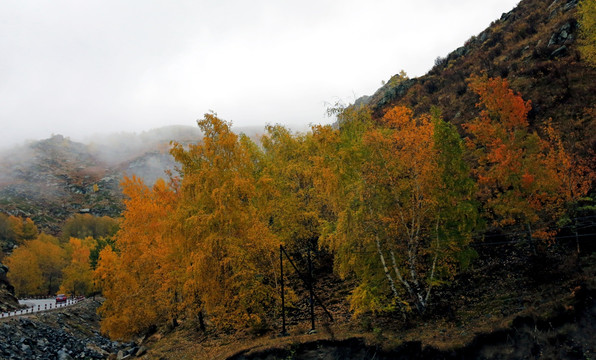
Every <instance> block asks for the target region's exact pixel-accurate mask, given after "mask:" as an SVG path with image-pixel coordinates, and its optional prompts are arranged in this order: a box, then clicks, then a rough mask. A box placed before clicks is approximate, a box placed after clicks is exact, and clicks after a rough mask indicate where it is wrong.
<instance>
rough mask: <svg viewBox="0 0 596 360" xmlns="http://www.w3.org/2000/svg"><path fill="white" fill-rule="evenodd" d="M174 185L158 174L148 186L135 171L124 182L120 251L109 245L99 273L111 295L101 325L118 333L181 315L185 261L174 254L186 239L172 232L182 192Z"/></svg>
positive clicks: (136, 330)
mask: <svg viewBox="0 0 596 360" xmlns="http://www.w3.org/2000/svg"><path fill="white" fill-rule="evenodd" d="M170 185H171V184H170ZM170 185H169V184H166V182H165V181H164V180H163V179H158V180H157V181H156V182H155V185H154V186H153V188H149V187H148V186H146V185H145V184H144V182H143V181H142V180H141V179H139V178H137V177H135V176H133V177H132V178H128V177H125V178H124V180H123V182H122V187H123V192H124V194H125V195H126V197H127V198H126V200H125V201H124V202H125V206H126V209H125V211H124V214H123V220H122V223H121V227H120V230H119V232H118V233H117V235H116V240H115V243H114V246H115V247H116V248H117V251H118V252H119V254H120V255H118V254H117V253H116V252H114V251H113V249H112V246H110V245H108V246H106V247H105V248H104V249H103V250H102V251H101V252H100V254H99V261H98V263H97V268H96V270H95V273H94V277H95V280H96V282H97V283H98V285H99V287H100V288H101V289H102V292H103V294H104V296H105V297H106V301H105V302H104V303H103V304H102V306H101V307H100V309H99V312H100V313H101V314H102V324H101V328H102V331H103V332H104V333H107V334H109V335H110V336H111V337H113V338H120V339H125V338H129V337H130V336H131V335H133V334H137V333H141V332H143V331H146V330H147V329H149V328H150V327H151V326H154V325H163V324H165V323H167V322H168V321H171V320H173V319H175V318H176V316H177V313H178V308H177V305H178V304H177V302H176V301H177V297H178V294H181V291H182V290H181V282H182V279H181V277H180V276H179V275H180V271H182V270H183V269H184V262H183V259H181V258H180V257H175V255H174V254H175V253H176V250H177V249H178V246H179V244H180V243H181V242H180V241H179V239H178V240H177V239H175V238H173V237H172V236H173V234H175V233H176V230H175V227H176V226H175V224H172V223H171V222H170V220H169V219H170V216H171V214H172V213H173V212H174V209H175V208H174V206H175V205H176V204H177V202H176V198H177V195H176V192H175V189H174V188H172V186H170ZM147 304H151V305H150V306H148V305H147Z"/></svg>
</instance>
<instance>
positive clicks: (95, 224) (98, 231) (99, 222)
mask: <svg viewBox="0 0 596 360" xmlns="http://www.w3.org/2000/svg"><path fill="white" fill-rule="evenodd" d="M117 231H118V220H116V219H112V218H111V217H109V216H101V217H98V216H93V215H91V214H75V215H73V216H72V217H71V218H69V219H68V220H66V222H65V223H64V226H63V227H62V239H63V240H64V241H68V240H69V239H70V238H71V237H74V238H77V239H84V238H86V237H89V236H90V237H92V238H94V239H100V238H109V237H111V236H113V235H114V234H116V232H117Z"/></svg>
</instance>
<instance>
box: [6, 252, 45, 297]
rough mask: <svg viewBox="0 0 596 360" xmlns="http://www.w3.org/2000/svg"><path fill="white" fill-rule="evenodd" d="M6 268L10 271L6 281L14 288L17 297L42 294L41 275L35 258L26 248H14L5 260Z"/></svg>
mask: <svg viewBox="0 0 596 360" xmlns="http://www.w3.org/2000/svg"><path fill="white" fill-rule="evenodd" d="M6 266H8V267H9V269H10V271H9V272H8V274H7V277H8V281H10V283H11V284H12V285H13V286H14V288H15V294H16V296H18V297H22V296H26V295H40V294H41V293H42V289H41V287H42V285H43V279H42V273H41V270H40V268H39V263H38V261H37V257H36V256H35V254H34V253H33V251H31V249H29V248H28V247H27V246H20V247H18V248H16V249H15V250H14V251H13V252H12V254H11V255H10V256H8V257H7V258H6Z"/></svg>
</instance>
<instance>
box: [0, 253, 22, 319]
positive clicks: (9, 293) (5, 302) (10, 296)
mask: <svg viewBox="0 0 596 360" xmlns="http://www.w3.org/2000/svg"><path fill="white" fill-rule="evenodd" d="M7 272H8V268H7V267H6V266H4V265H2V263H0V313H2V312H7V311H10V310H14V309H17V308H18V306H19V302H18V300H17V298H16V297H15V296H14V288H13V286H12V285H10V283H9V282H8V279H7V278H6V273H7Z"/></svg>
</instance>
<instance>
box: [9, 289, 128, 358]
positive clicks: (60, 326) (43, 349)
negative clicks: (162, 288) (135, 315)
mask: <svg viewBox="0 0 596 360" xmlns="http://www.w3.org/2000/svg"><path fill="white" fill-rule="evenodd" d="M98 305H99V302H97V301H94V300H91V299H87V300H84V301H83V302H81V303H79V304H77V305H74V306H73V307H70V308H65V309H62V310H58V311H51V312H45V313H41V314H37V315H29V316H23V317H16V318H9V319H5V320H2V321H0V359H32V360H33V359H48V360H49V359H64V360H67V359H106V358H108V357H109V356H110V355H111V354H113V356H115V355H116V354H118V353H121V354H126V355H129V354H131V355H134V354H136V352H137V351H138V348H137V347H136V346H135V344H134V343H130V344H129V343H120V342H115V341H111V340H109V339H107V338H105V337H103V336H101V334H100V333H99V317H98V316H97V315H96V313H95V311H96V309H97V306H98Z"/></svg>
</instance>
